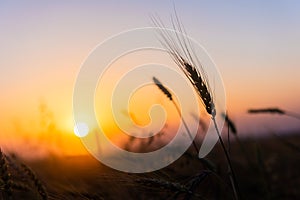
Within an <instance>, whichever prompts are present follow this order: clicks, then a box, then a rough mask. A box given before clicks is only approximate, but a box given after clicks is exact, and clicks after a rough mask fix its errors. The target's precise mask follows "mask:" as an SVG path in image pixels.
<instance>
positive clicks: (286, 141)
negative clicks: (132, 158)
mask: <svg viewBox="0 0 300 200" xmlns="http://www.w3.org/2000/svg"><path fill="white" fill-rule="evenodd" d="M299 147H300V134H293V135H289V136H280V137H278V136H271V137H269V138H261V139H247V140H240V141H237V140H234V141H232V142H231V144H230V149H229V152H230V156H231V159H232V162H233V167H234V170H235V172H236V174H237V180H238V184H239V190H240V193H241V197H242V199H299V198H300V190H299V185H300V173H299V169H300V150H299ZM24 163H25V164H24ZM205 163H206V164H205ZM0 165H1V170H0V173H1V174H0V194H1V195H0V199H24V200H26V199H30V200H34V199H55V200H59V199H234V196H233V192H232V187H231V186H230V180H229V178H228V177H230V176H228V165H227V162H226V160H225V158H224V154H223V151H222V149H221V147H220V146H219V145H217V146H216V147H215V148H214V149H213V151H212V152H211V153H210V154H209V156H208V157H207V159H206V160H205V161H204V162H200V160H199V159H198V158H197V157H196V155H195V154H194V151H192V149H191V151H190V153H189V152H187V153H186V154H184V155H183V156H182V157H181V158H180V159H179V160H177V161H175V162H174V163H173V164H171V165H170V166H168V167H166V168H164V169H162V170H159V171H156V172H151V173H145V174H129V173H123V172H118V171H115V170H113V169H110V168H108V167H106V166H104V165H102V164H101V163H99V162H98V161H97V160H95V159H94V158H93V157H90V156H78V157H67V158H62V157H58V156H49V157H48V158H47V159H44V160H35V161H25V160H20V159H19V158H18V157H17V156H16V155H11V154H9V153H6V154H4V153H1V160H0Z"/></svg>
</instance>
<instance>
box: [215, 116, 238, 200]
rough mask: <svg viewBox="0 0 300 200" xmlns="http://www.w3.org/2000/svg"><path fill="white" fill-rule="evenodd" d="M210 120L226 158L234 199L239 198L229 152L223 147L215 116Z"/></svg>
mask: <svg viewBox="0 0 300 200" xmlns="http://www.w3.org/2000/svg"><path fill="white" fill-rule="evenodd" d="M212 121H213V122H214V126H215V129H216V132H217V134H218V137H219V141H220V144H221V146H222V149H223V152H224V154H225V157H226V160H227V163H228V166H229V170H230V181H231V184H232V189H233V192H234V195H235V199H237V200H238V199H239V196H240V195H239V194H240V192H239V191H240V190H239V187H238V182H237V179H236V175H235V172H234V170H233V167H232V163H231V159H230V156H229V153H228V151H227V149H226V147H225V144H224V142H223V139H222V137H221V134H220V131H219V128H218V125H217V122H216V118H215V117H212Z"/></svg>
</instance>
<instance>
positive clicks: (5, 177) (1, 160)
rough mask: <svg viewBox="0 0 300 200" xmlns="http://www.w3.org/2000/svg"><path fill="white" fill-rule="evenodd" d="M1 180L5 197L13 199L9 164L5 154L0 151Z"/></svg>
mask: <svg viewBox="0 0 300 200" xmlns="http://www.w3.org/2000/svg"><path fill="white" fill-rule="evenodd" d="M0 178H1V179H2V181H3V183H4V195H5V196H7V198H8V199H10V198H11V197H12V187H11V175H10V173H9V172H8V162H7V159H6V156H5V154H4V153H3V152H2V150H1V149H0Z"/></svg>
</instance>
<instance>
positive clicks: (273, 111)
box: [248, 108, 300, 119]
mask: <svg viewBox="0 0 300 200" xmlns="http://www.w3.org/2000/svg"><path fill="white" fill-rule="evenodd" d="M248 113H250V114H261V113H270V114H279V115H286V116H289V117H293V118H296V119H300V115H299V114H298V113H294V112H291V111H286V110H282V109H279V108H260V109H249V110H248Z"/></svg>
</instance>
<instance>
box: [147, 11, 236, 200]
mask: <svg viewBox="0 0 300 200" xmlns="http://www.w3.org/2000/svg"><path fill="white" fill-rule="evenodd" d="M174 10H175V9H174ZM171 20H172V25H173V29H174V30H175V38H174V37H173V36H172V35H170V33H169V32H168V31H166V28H165V26H164V24H163V23H162V21H161V20H159V18H154V17H153V18H152V21H153V23H154V25H155V26H156V27H159V28H161V29H160V31H159V35H160V42H161V44H162V45H163V46H164V47H165V48H166V49H167V50H168V52H169V54H170V56H171V58H172V59H173V61H174V62H175V63H176V64H177V66H178V67H179V68H180V69H181V70H182V71H183V73H184V74H185V76H186V77H187V79H188V80H189V81H190V83H191V84H192V85H193V87H194V89H195V90H196V92H197V93H198V95H199V97H200V100H201V102H202V103H203V105H204V107H205V109H206V111H207V113H208V114H209V115H211V118H212V121H213V123H214V126H215V129H216V132H217V134H218V137H219V141H220V143H221V146H222V149H223V151H224V153H225V156H226V160H227V163H228V166H229V171H230V178H231V183H232V188H233V191H234V194H235V198H236V199H239V196H240V192H239V188H238V183H237V179H236V176H235V172H234V170H233V167H232V163H231V159H230V156H229V153H228V151H227V149H226V147H225V144H224V142H223V139H222V137H221V134H220V131H219V129H218V126H217V122H216V113H217V112H216V108H215V104H214V98H213V95H212V94H213V93H212V91H211V89H210V86H209V84H208V80H207V75H206V73H205V71H204V69H203V67H202V65H201V63H200V61H199V59H198V58H197V56H196V55H195V53H194V51H193V47H192V45H191V41H190V40H189V39H188V38H187V37H184V36H186V35H187V34H186V31H185V29H184V28H183V25H182V24H181V22H180V21H179V18H178V16H177V13H176V10H175V19H173V18H172V19H171ZM196 66H198V68H199V70H198V68H196Z"/></svg>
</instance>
